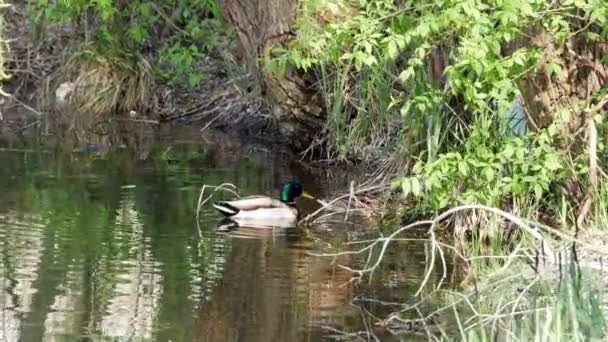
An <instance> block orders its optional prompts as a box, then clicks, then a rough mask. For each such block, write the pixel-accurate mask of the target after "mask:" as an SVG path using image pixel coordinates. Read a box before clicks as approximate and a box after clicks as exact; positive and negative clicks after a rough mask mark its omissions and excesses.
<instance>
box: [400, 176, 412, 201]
mask: <svg viewBox="0 0 608 342" xmlns="http://www.w3.org/2000/svg"><path fill="white" fill-rule="evenodd" d="M410 191H412V183H411V182H410V179H409V178H403V180H402V181H401V192H402V193H403V194H402V196H403V197H407V195H409V194H410Z"/></svg>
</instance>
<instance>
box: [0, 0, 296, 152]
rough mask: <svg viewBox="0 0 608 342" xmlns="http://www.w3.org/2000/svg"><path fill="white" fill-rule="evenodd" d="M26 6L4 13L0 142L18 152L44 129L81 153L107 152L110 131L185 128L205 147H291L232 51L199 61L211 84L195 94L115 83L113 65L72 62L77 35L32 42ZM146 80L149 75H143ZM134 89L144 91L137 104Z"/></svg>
mask: <svg viewBox="0 0 608 342" xmlns="http://www.w3.org/2000/svg"><path fill="white" fill-rule="evenodd" d="M26 5H27V4H26V2H24V1H16V2H14V3H13V4H12V6H11V7H10V8H9V9H8V10H7V11H8V12H9V13H8V15H7V26H6V32H7V36H8V38H9V39H10V40H11V49H10V54H9V56H8V58H7V61H8V64H7V71H8V72H9V73H10V74H11V76H12V78H11V80H10V81H9V82H8V83H6V84H5V85H4V89H5V90H6V91H7V92H8V93H9V94H10V96H9V97H6V98H5V99H4V103H3V104H2V106H1V107H0V112H1V113H2V117H0V139H1V140H2V141H3V142H4V143H5V144H9V145H16V146H19V145H21V144H23V137H24V136H26V135H28V134H29V135H31V134H38V133H40V130H41V128H42V131H43V132H44V135H45V136H46V138H44V139H43V140H45V141H46V142H47V143H51V142H53V143H57V142H62V143H65V142H66V141H70V143H71V144H72V145H73V148H77V147H79V146H84V145H89V144H102V145H103V144H107V142H108V140H111V139H109V138H108V137H107V135H108V131H113V132H116V131H120V132H129V131H137V130H141V129H142V127H144V128H145V129H146V130H151V131H159V130H162V129H165V127H171V128H173V127H176V126H177V127H179V126H187V127H190V128H197V129H199V130H200V131H201V134H200V135H201V139H206V137H207V136H208V135H210V134H212V133H211V132H212V131H216V133H217V134H220V133H221V134H227V136H228V137H227V138H226V139H228V140H235V139H236V138H235V137H237V136H238V137H239V138H238V139H245V140H248V141H249V140H251V141H256V143H257V142H263V143H265V144H268V145H277V144H284V145H289V142H288V141H287V140H286V139H285V137H284V136H283V135H282V134H281V133H280V131H279V127H278V123H277V120H276V116H275V115H274V114H273V109H272V107H271V105H269V104H268V103H267V101H265V100H264V98H263V96H262V94H261V91H260V90H259V89H258V87H257V85H256V84H255V82H253V81H252V80H251V77H250V76H251V75H250V74H249V73H248V71H247V70H246V68H243V67H242V66H241V65H239V62H237V61H235V60H234V58H233V54H232V51H230V50H229V49H220V51H218V52H216V53H214V54H210V55H207V56H205V57H203V58H201V59H200V60H198V61H197V63H196V66H195V68H196V70H195V71H196V72H198V73H200V74H201V75H205V77H206V80H205V81H203V82H201V83H200V84H199V85H197V86H190V85H185V84H169V83H168V82H163V81H159V80H158V79H153V78H152V77H151V76H150V75H148V76H149V79H145V80H143V81H142V80H141V79H137V80H135V81H134V82H131V83H128V82H127V84H126V85H125V84H123V83H120V80H117V78H113V77H112V75H113V73H114V74H116V75H117V77H118V76H120V77H123V76H122V74H120V70H118V71H116V70H114V69H112V63H111V62H107V61H106V60H102V61H96V62H95V63H92V64H87V65H84V66H83V65H81V64H78V63H75V62H74V61H73V59H71V55H73V54H74V49H75V47H77V46H81V45H82V41H84V40H83V37H80V35H81V34H80V33H79V32H78V30H77V29H76V28H74V27H71V26H70V25H63V26H57V25H55V26H50V27H49V28H48V29H46V30H45V31H44V37H36V38H35V36H36V35H35V32H34V31H35V28H34V27H33V25H29V24H28V23H29V21H30V18H28V15H27V10H26ZM155 58H158V56H156V55H155V52H153V51H150V52H149V53H148V54H147V55H142V56H141V57H138V62H137V64H138V65H140V64H141V65H144V67H145V66H146V65H147V66H149V64H150V61H153V60H154V59H155ZM106 62H107V63H106ZM140 71H141V70H140ZM146 72H150V74H152V71H150V70H143V71H142V73H146ZM87 73H90V74H92V75H98V76H95V78H94V79H93V80H91V79H90V78H89V79H87V78H86V77H83V74H87ZM125 77H127V76H125ZM137 77H140V76H137ZM135 83H136V84H135ZM133 84H135V85H133ZM130 86H133V87H137V86H139V87H140V88H142V89H140V90H139V93H142V94H138V95H137V96H138V97H137V98H135V99H134V100H133V99H132V98H133V96H130V95H129V93H130V92H131V90H130V89H129V87H130ZM108 88H109V89H116V92H115V94H113V95H112V96H105V97H104V96H103V95H102V94H100V93H101V91H102V90H104V89H108ZM135 92H137V91H135ZM130 102H132V104H131V103H130ZM110 126H112V127H111V128H110ZM100 127H101V128H100ZM216 133H214V134H216ZM217 134H216V135H217ZM214 139H215V140H217V139H216V138H214ZM122 143H125V142H124V141H123V142H122Z"/></svg>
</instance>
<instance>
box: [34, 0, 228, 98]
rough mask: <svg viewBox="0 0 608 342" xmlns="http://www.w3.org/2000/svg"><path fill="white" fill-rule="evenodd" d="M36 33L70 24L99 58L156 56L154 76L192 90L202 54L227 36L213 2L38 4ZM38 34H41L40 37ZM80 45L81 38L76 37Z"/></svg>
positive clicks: (43, 0) (78, 0) (82, 0)
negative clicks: (182, 83) (153, 53)
mask: <svg viewBox="0 0 608 342" xmlns="http://www.w3.org/2000/svg"><path fill="white" fill-rule="evenodd" d="M31 12H32V15H31V18H32V24H33V26H34V27H39V28H42V29H44V26H43V25H42V24H45V23H46V24H72V25H75V26H76V27H77V30H78V31H79V32H80V34H81V35H83V36H84V39H85V41H92V42H93V43H94V44H95V46H96V47H98V49H97V51H99V53H101V54H104V53H112V52H113V51H120V52H123V53H124V52H129V53H132V54H135V53H142V52H143V53H146V52H150V51H158V56H157V57H158V58H157V61H158V63H157V65H156V66H157V67H158V72H157V75H158V76H159V77H161V78H163V79H165V80H168V81H171V82H178V81H187V82H188V83H189V84H190V85H191V86H195V85H196V84H198V83H200V81H202V80H204V75H202V74H200V73H197V72H195V68H194V67H195V64H196V61H197V60H198V59H200V58H201V56H202V54H203V53H206V52H210V51H212V50H214V49H216V48H217V47H218V46H219V44H220V43H221V42H222V39H223V37H226V36H227V34H228V30H227V29H226V27H225V25H224V22H223V21H222V17H221V13H220V9H219V7H218V5H217V2H216V1H215V0H184V1H179V2H175V1H168V0H166V1H160V2H151V1H144V2H113V1H109V0H96V1H91V0H76V1H64V0H60V1H56V2H49V1H47V0H38V1H36V2H34V3H33V4H32V5H31ZM39 33H40V34H41V33H42V32H39ZM77 39H82V37H77Z"/></svg>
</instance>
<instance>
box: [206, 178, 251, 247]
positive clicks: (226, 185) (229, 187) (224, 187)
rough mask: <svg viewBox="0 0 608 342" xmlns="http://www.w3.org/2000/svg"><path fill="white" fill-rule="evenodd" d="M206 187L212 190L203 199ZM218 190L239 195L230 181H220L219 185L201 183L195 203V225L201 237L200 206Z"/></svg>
mask: <svg viewBox="0 0 608 342" xmlns="http://www.w3.org/2000/svg"><path fill="white" fill-rule="evenodd" d="M207 188H210V189H214V190H213V192H212V193H210V194H209V196H207V197H206V198H205V199H203V196H204V195H205V190H206V189H207ZM218 191H227V192H229V193H231V194H233V195H235V196H237V197H240V195H239V193H238V189H237V187H236V186H235V185H234V184H232V183H222V184H220V185H207V184H205V185H203V187H202V188H201V192H200V194H199V195H198V201H197V204H196V226H197V228H198V233H199V235H200V236H201V237H202V232H201V227H200V218H199V217H200V212H201V208H202V206H203V205H205V204H206V203H207V202H209V200H210V199H211V198H213V195H214V194H215V193H216V192H218Z"/></svg>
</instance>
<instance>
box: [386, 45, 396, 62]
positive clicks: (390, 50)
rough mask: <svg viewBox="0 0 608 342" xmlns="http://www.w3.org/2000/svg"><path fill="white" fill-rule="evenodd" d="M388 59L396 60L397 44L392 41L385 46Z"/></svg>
mask: <svg viewBox="0 0 608 342" xmlns="http://www.w3.org/2000/svg"><path fill="white" fill-rule="evenodd" d="M386 49H387V54H388V57H389V58H391V59H395V58H397V54H398V53H399V49H397V42H395V41H394V40H390V41H389V42H388V45H387V46H386Z"/></svg>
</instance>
